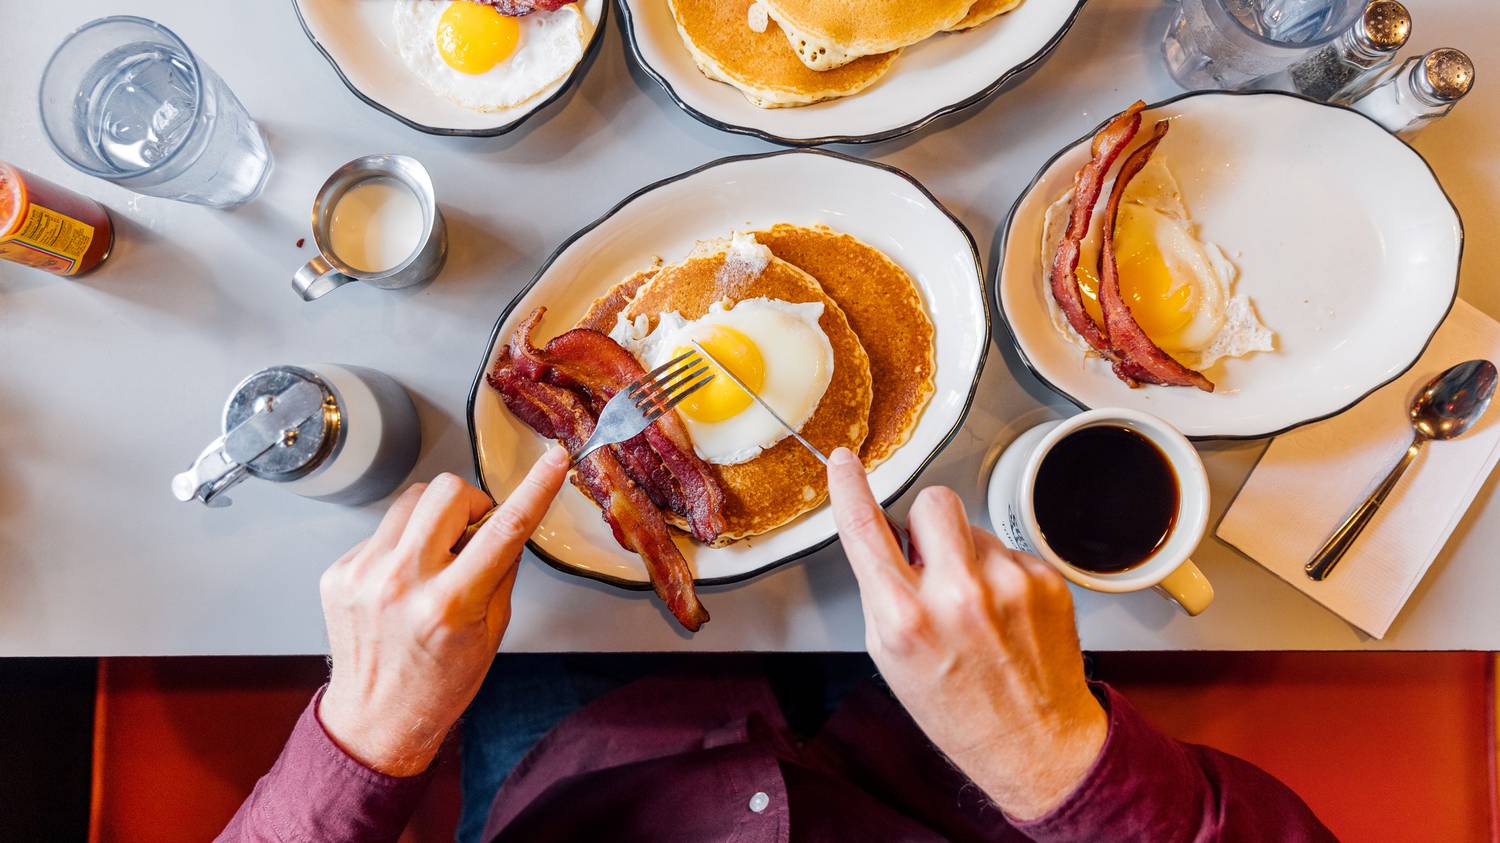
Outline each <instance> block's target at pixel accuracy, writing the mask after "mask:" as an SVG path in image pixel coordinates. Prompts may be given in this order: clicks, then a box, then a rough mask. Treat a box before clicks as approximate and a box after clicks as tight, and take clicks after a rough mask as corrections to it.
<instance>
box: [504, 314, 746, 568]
mask: <svg viewBox="0 0 1500 843" xmlns="http://www.w3.org/2000/svg"><path fill="white" fill-rule="evenodd" d="M545 312H546V308H540V307H539V308H537V309H536V310H534V311H532V313H531V315H530V316H528V317H527V318H526V321H524V322H522V323H521V325H520V326H519V327H517V328H516V332H515V334H513V335H512V336H511V342H510V354H511V361H512V363H513V365H515V366H516V367H517V368H518V369H520V370H521V371H522V372H523V373H524V374H525V375H526V376H527V377H529V378H531V379H533V380H543V381H546V382H547V383H551V384H555V385H557V386H561V387H565V388H568V389H574V390H581V391H582V392H583V393H584V394H585V395H587V397H588V399H589V403H590V405H591V407H592V409H593V411H594V414H595V415H598V413H599V412H600V411H601V410H603V409H604V405H605V404H606V403H608V402H609V399H611V398H613V397H614V396H615V393H616V392H619V391H620V390H621V389H624V388H625V387H626V386H628V385H630V384H631V383H632V382H634V381H635V380H636V379H637V378H639V377H640V376H641V375H643V374H645V370H644V369H642V368H641V365H640V363H638V362H636V359H635V358H634V357H632V356H631V355H630V352H628V351H626V350H625V349H624V348H622V347H621V346H620V344H619V343H617V342H615V341H614V340H612V339H610V338H609V337H607V336H605V335H604V334H601V333H599V332H598V331H593V330H589V329H587V328H575V329H573V330H571V331H568V332H566V333H563V334H560V335H558V336H557V337H554V338H553V339H552V341H551V342H548V343H547V345H546V347H544V348H540V349H539V348H537V347H536V346H535V345H533V344H532V342H531V332H532V330H533V329H534V328H535V327H536V325H537V323H538V322H540V321H541V318H542V315H543V314H544V313H545ZM618 450H619V454H618V456H619V459H620V462H621V464H623V465H624V467H625V470H626V472H627V473H628V474H629V475H630V476H631V478H632V479H634V480H635V481H636V482H637V483H638V484H640V485H641V486H642V487H644V489H645V490H646V493H647V495H649V496H650V497H651V499H652V502H653V503H655V504H656V505H657V506H659V507H663V508H666V509H670V510H672V511H673V512H676V513H677V514H679V515H681V516H682V517H683V518H686V519H687V521H688V526H689V527H690V528H691V530H692V533H693V538H695V539H697V540H698V541H701V542H704V543H705V544H707V543H709V542H712V541H713V540H714V539H717V538H718V537H719V534H720V533H722V532H724V526H725V524H724V490H723V488H721V487H720V486H719V481H718V480H717V479H716V478H715V477H714V476H713V474H711V473H710V472H709V468H708V464H707V463H705V462H704V461H703V460H702V459H700V458H699V457H698V454H697V452H696V451H694V450H693V442H692V440H691V439H689V438H688V433H687V428H686V427H684V426H683V424H682V420H681V419H680V418H678V417H677V415H676V414H675V413H668V414H666V415H665V416H662V417H661V418H660V419H658V420H657V421H656V422H655V423H654V424H652V425H651V426H650V427H648V428H646V430H645V432H644V433H642V434H641V435H640V436H637V437H635V438H634V439H631V440H629V441H628V442H625V443H622V444H621V445H620V446H619V448H618Z"/></svg>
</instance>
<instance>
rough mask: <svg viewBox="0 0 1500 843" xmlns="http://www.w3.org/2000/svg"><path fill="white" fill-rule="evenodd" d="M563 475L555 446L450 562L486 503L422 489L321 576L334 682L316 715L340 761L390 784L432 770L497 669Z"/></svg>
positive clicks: (441, 488) (457, 491)
mask: <svg viewBox="0 0 1500 843" xmlns="http://www.w3.org/2000/svg"><path fill="white" fill-rule="evenodd" d="M567 470H568V454H567V451H565V450H563V449H562V448H560V447H553V448H552V449H551V450H549V451H548V452H547V453H546V454H544V455H543V456H542V458H541V459H540V460H538V461H537V463H536V465H534V466H532V469H531V472H530V473H529V474H527V475H526V479H525V480H523V481H521V485H520V486H519V487H517V488H516V490H515V491H514V492H512V493H511V495H510V497H509V498H507V499H506V501H505V502H504V503H503V504H501V505H500V507H499V508H498V509H497V510H496V511H495V514H494V515H492V516H490V519H489V520H488V521H487V522H485V524H484V525H483V526H482V527H480V528H479V529H478V531H477V532H476V533H475V534H474V537H473V539H471V540H470V541H469V543H468V545H467V546H465V547H464V548H463V551H462V552H461V553H459V554H458V555H457V556H454V555H453V552H452V548H453V545H454V544H455V543H456V542H457V541H458V540H459V537H460V536H462V535H463V533H464V530H465V528H467V527H468V525H469V524H470V523H471V522H473V521H475V520H477V519H478V518H480V517H481V516H482V515H484V513H486V512H488V511H489V510H490V507H491V506H492V504H491V501H490V498H489V496H488V495H486V494H485V493H484V492H481V491H480V490H479V489H476V488H475V487H473V486H471V485H469V484H468V483H466V482H464V481H463V480H461V479H460V478H458V477H457V476H456V475H453V474H441V475H439V476H438V477H437V478H436V479H434V480H433V481H432V483H430V484H420V483H419V484H417V485H415V486H412V487H411V488H409V489H407V490H406V492H405V493H404V494H402V495H401V497H400V498H398V499H397V500H396V502H395V503H394V504H392V505H391V508H390V510H389V511H387V512H386V515H385V518H384V520H382V521H381V522H380V526H379V527H377V528H376V530H375V533H374V535H372V536H370V538H368V539H366V540H365V541H363V542H360V543H359V544H358V545H355V547H354V548H353V549H352V550H350V551H349V552H348V553H346V554H344V556H343V557H342V558H341V559H339V560H338V561H337V562H335V563H333V565H332V566H331V567H330V568H329V569H328V570H327V571H326V572H325V573H324V574H323V578H322V580H321V581H320V583H319V586H320V590H321V592H322V597H323V615H324V617H325V619H326V620H327V623H328V646H329V652H330V654H331V656H332V659H333V673H332V677H331V678H330V679H329V681H328V690H327V691H325V692H324V693H323V699H322V702H321V703H320V705H319V708H318V717H319V719H320V720H321V721H322V723H323V728H324V729H325V730H327V732H328V734H329V735H330V736H331V737H332V738H333V739H334V741H335V742H336V743H338V745H339V746H340V747H342V748H343V750H344V751H345V752H347V753H349V754H350V755H351V756H353V757H354V758H355V759H357V760H358V761H360V762H361V763H363V764H365V765H366V766H368V767H371V768H373V769H375V770H379V771H380V772H383V773H387V774H389V775H393V776H411V775H416V774H417V773H420V772H422V771H423V770H425V769H427V767H428V766H429V765H430V764H431V763H432V759H433V757H434V756H435V755H436V754H437V751H438V749H439V748H440V747H441V746H442V743H443V738H444V737H445V736H446V735H447V734H448V730H449V729H451V728H452V727H453V724H454V723H456V722H457V721H458V718H459V716H460V715H461V714H463V711H464V709H465V708H466V707H468V705H469V702H470V701H471V700H473V699H474V694H476V693H477V692H478V691H479V685H480V683H481V682H483V681H484V675H485V673H486V672H487V671H488V670H489V667H490V663H491V662H492V661H494V658H495V652H496V650H497V649H498V647H499V645H500V638H501V636H502V635H504V633H505V627H506V624H507V623H509V621H510V593H511V588H512V586H514V585H515V581H516V567H517V565H516V563H517V561H518V560H519V558H520V554H521V549H522V548H523V547H524V546H525V543H526V539H527V538H528V537H530V536H531V533H532V531H534V530H535V529H536V527H537V524H538V523H540V522H541V519H542V516H543V515H544V514H546V512H547V507H548V506H549V505H550V504H551V503H552V499H553V497H555V496H556V495H557V490H558V489H559V488H561V486H562V482H563V478H564V477H565V476H566V475H567Z"/></svg>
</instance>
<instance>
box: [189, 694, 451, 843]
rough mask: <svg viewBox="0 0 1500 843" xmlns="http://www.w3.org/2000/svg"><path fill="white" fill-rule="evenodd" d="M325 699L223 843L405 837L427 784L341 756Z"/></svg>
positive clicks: (310, 710) (311, 710)
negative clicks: (323, 719)
mask: <svg viewBox="0 0 1500 843" xmlns="http://www.w3.org/2000/svg"><path fill="white" fill-rule="evenodd" d="M322 695H323V692H322V691H321V690H320V691H319V692H318V693H317V694H316V695H314V696H313V700H312V702H311V703H310V704H309V705H308V707H307V708H306V709H305V710H304V711H303V712H302V716H301V717H300V718H298V720H297V725H296V726H294V727H293V728H292V734H291V736H290V737H289V738H287V742H286V746H285V747H284V748H283V749H282V751H281V756H280V757H279V758H277V759H276V764H275V765H274V766H272V767H271V770H270V772H268V773H266V775H265V776H263V777H262V778H261V780H260V781H259V782H257V783H256V785H255V790H254V791H253V792H251V794H250V796H249V798H247V799H246V800H245V802H244V804H242V805H241V806H240V809H239V811H237V812H236V813H235V815H234V818H233V819H231V820H230V821H229V825H228V826H226V827H225V829H224V831H222V832H221V833H220V834H219V836H218V838H217V839H218V840H219V841H224V842H225V843H229V841H234V843H252V841H253V842H254V843H262V841H264V843H300V841H305V840H317V841H320V843H345V841H348V843H356V842H358V843H365V841H377V842H378V841H384V840H395V839H396V838H397V837H399V836H400V835H401V830H402V829H403V828H405V827H406V823H407V821H408V820H409V819H410V818H411V814H412V812H413V811H414V810H415V809H416V806H417V802H418V800H419V799H420V798H421V796H422V792H423V791H424V790H425V789H426V787H427V780H428V777H427V776H426V775H419V776H412V777H409V778H399V777H395V776H388V775H385V774H384V773H379V772H376V771H375V770H372V769H370V768H368V767H366V766H364V765H362V764H360V763H359V762H358V761H356V760H355V759H353V758H351V757H350V756H349V755H348V754H346V753H345V752H344V751H343V750H341V749H339V747H338V745H337V744H335V743H334V742H333V740H332V739H331V738H329V736H328V733H327V732H326V731H324V729H323V725H322V723H320V722H319V720H318V715H317V707H318V703H319V700H320V699H321V697H322Z"/></svg>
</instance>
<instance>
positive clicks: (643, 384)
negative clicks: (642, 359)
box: [625, 350, 698, 397]
mask: <svg viewBox="0 0 1500 843" xmlns="http://www.w3.org/2000/svg"><path fill="white" fill-rule="evenodd" d="M697 353H698V352H696V351H691V350H690V351H684V352H683V353H681V354H679V355H677V356H676V357H673V358H672V359H671V360H668V361H667V362H665V363H663V364H661V365H660V366H657V367H656V368H655V369H652V370H651V371H649V372H647V373H646V374H644V375H641V376H640V377H638V378H636V379H635V381H634V382H632V383H631V384H630V386H627V387H625V391H626V392H627V393H629V394H630V395H631V397H634V396H635V394H636V393H637V392H639V391H641V390H643V389H646V388H648V387H650V386H651V385H652V384H654V383H656V382H657V381H659V380H661V379H662V378H661V373H662V372H665V371H666V370H667V369H670V368H671V367H673V366H676V365H677V364H678V363H681V362H682V361H684V360H686V359H688V358H689V357H693V356H695V355H696V354H697ZM689 365H691V364H689Z"/></svg>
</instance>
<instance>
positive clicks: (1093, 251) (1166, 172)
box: [1041, 156, 1275, 371]
mask: <svg viewBox="0 0 1500 843" xmlns="http://www.w3.org/2000/svg"><path fill="white" fill-rule="evenodd" d="M1112 187H1113V182H1110V183H1106V184H1105V185H1104V187H1103V190H1102V191H1101V192H1100V198H1099V203H1098V205H1096V206H1095V208H1094V215H1093V217H1092V218H1091V219H1090V221H1089V233H1088V235H1087V236H1086V237H1085V238H1084V240H1083V244H1082V248H1081V249H1080V250H1079V251H1080V254H1079V260H1078V265H1079V266H1094V265H1096V262H1097V261H1098V257H1099V247H1100V243H1101V241H1102V240H1103V228H1104V216H1105V213H1104V211H1105V200H1106V198H1107V197H1108V196H1109V192H1110V189H1111V188H1112ZM1072 202H1073V191H1072V190H1071V189H1070V190H1068V191H1067V192H1066V193H1064V194H1063V195H1062V196H1060V197H1058V198H1057V200H1056V201H1054V202H1053V203H1052V204H1051V205H1050V206H1048V208H1047V213H1046V216H1045V218H1044V219H1043V223H1042V244H1041V245H1042V250H1041V265H1042V273H1041V286H1042V289H1041V293H1042V299H1043V301H1045V302H1046V303H1047V312H1048V314H1049V315H1050V316H1051V317H1052V324H1053V327H1054V328H1056V330H1057V331H1058V332H1059V333H1061V334H1062V335H1063V336H1064V337H1066V338H1067V339H1068V340H1069V341H1070V342H1072V343H1074V344H1075V345H1078V346H1079V347H1080V348H1084V349H1089V345H1088V343H1087V342H1086V341H1085V340H1084V339H1083V337H1081V336H1079V335H1078V332H1076V331H1074V330H1073V326H1072V325H1070V324H1068V320H1067V317H1066V316H1065V315H1064V314H1063V312H1062V308H1060V307H1058V305H1057V302H1056V301H1055V300H1054V299H1053V298H1052V291H1051V290H1050V289H1049V277H1050V273H1051V270H1052V259H1053V257H1054V256H1055V255H1056V253H1057V244H1058V243H1059V242H1060V241H1061V240H1062V236H1063V232H1064V230H1065V229H1066V228H1067V224H1068V216H1069V212H1070V211H1071V210H1072ZM1120 217H1121V221H1122V225H1123V224H1124V223H1125V218H1126V217H1132V219H1130V220H1129V223H1130V224H1134V225H1140V226H1144V227H1147V228H1149V229H1150V230H1151V231H1152V232H1153V240H1154V241H1155V243H1156V245H1157V247H1158V248H1159V249H1160V251H1161V255H1162V260H1163V262H1164V263H1165V264H1166V266H1167V270H1168V272H1169V273H1170V274H1171V276H1172V281H1173V284H1174V286H1177V285H1191V286H1192V287H1193V293H1194V294H1193V302H1194V306H1193V314H1192V316H1191V318H1190V319H1189V321H1188V324H1187V325H1186V326H1184V327H1183V328H1182V329H1181V330H1180V331H1178V332H1177V333H1176V334H1175V335H1174V336H1171V337H1163V338H1158V337H1152V340H1153V341H1154V342H1156V343H1157V345H1158V346H1159V347H1161V348H1162V350H1163V351H1166V352H1167V353H1169V354H1171V355H1172V356H1173V357H1174V358H1176V359H1177V361H1178V362H1180V363H1182V364H1183V365H1185V366H1187V367H1189V368H1192V369H1196V370H1199V371H1202V370H1204V369H1207V368H1209V367H1210V366H1213V365H1214V364H1215V363H1217V362H1218V361H1219V360H1221V359H1223V358H1226V357H1231V358H1233V357H1244V356H1246V355H1248V354H1252V353H1254V352H1257V351H1271V350H1273V349H1274V348H1275V334H1273V333H1272V332H1271V330H1270V329H1269V328H1267V327H1266V326H1265V325H1264V324H1263V323H1262V322H1261V321H1260V318H1259V317H1258V316H1257V315H1256V313H1255V306H1254V305H1253V304H1252V303H1251V301H1250V298H1249V297H1248V296H1246V295H1245V294H1243V293H1236V292H1235V291H1234V286H1235V282H1236V280H1237V276H1238V273H1239V271H1238V269H1236V267H1235V265H1234V263H1233V262H1232V261H1230V260H1229V258H1228V257H1227V256H1226V255H1225V254H1224V251H1223V250H1222V249H1220V248H1219V247H1218V246H1217V245H1216V244H1214V243H1210V242H1208V241H1206V240H1202V239H1200V238H1199V237H1198V236H1197V235H1196V234H1195V233H1194V230H1193V229H1194V226H1193V222H1192V220H1191V218H1190V217H1189V216H1188V212H1187V208H1186V206H1184V204H1183V201H1182V191H1181V190H1180V189H1179V188H1178V186H1177V180H1176V179H1175V178H1173V177H1172V172H1171V170H1170V169H1168V167H1167V164H1166V161H1165V158H1164V157H1163V156H1157V157H1155V158H1153V159H1152V160H1151V161H1149V162H1147V164H1146V166H1145V167H1144V168H1142V170H1141V171H1140V172H1139V173H1137V174H1136V177H1135V178H1134V179H1132V180H1131V182H1130V185H1129V186H1128V187H1126V188H1125V196H1124V197H1123V199H1122V200H1121V204H1120Z"/></svg>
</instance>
